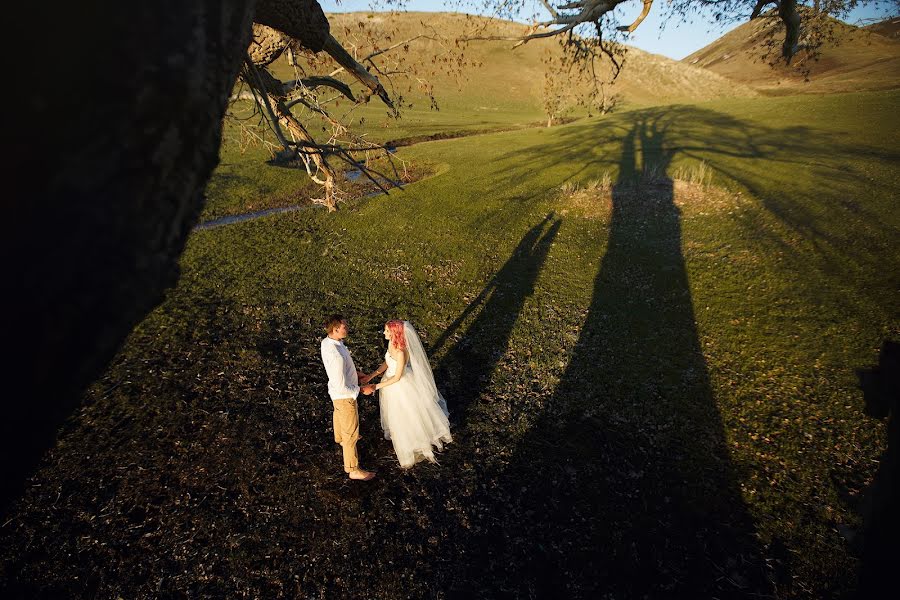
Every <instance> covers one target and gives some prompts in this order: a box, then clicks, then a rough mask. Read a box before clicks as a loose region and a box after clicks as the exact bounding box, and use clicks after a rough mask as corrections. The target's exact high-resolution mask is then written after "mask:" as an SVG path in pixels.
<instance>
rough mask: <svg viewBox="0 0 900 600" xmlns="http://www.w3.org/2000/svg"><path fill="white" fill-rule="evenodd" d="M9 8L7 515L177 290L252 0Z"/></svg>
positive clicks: (0, 418) (2, 476) (0, 434)
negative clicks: (119, 355)
mask: <svg viewBox="0 0 900 600" xmlns="http://www.w3.org/2000/svg"><path fill="white" fill-rule="evenodd" d="M15 6H17V7H18V8H15V9H13V12H14V13H16V12H17V13H19V14H13V15H11V19H12V20H11V22H13V23H17V24H18V25H17V26H16V27H13V28H11V35H12V36H13V40H12V42H11V44H10V47H12V48H17V49H19V50H21V51H24V50H25V49H27V50H28V52H29V56H28V60H21V61H13V65H11V68H12V72H11V73H10V75H11V79H10V81H11V82H12V83H13V85H15V89H16V93H17V96H18V97H19V100H18V102H17V114H16V118H15V119H14V120H12V128H13V131H12V133H8V134H7V135H8V136H9V137H8V138H7V143H8V147H9V148H15V150H16V153H15V154H14V155H13V156H12V158H11V159H8V163H7V168H8V170H9V171H8V172H10V173H12V176H13V180H14V185H15V184H16V183H18V184H19V185H17V186H16V188H17V189H19V190H20V191H19V192H18V193H17V194H15V195H13V194H11V193H10V194H8V195H7V203H8V204H7V210H6V214H5V215H4V217H5V218H4V224H5V231H4V232H3V235H2V236H0V240H2V241H0V247H2V252H3V256H4V259H5V260H4V262H5V267H6V269H5V270H6V273H5V277H4V278H3V288H4V290H3V295H4V310H3V316H2V331H3V339H4V342H5V344H4V345H5V346H6V348H7V350H8V351H9V354H11V357H10V358H9V359H7V361H6V362H5V363H4V371H5V372H4V376H3V379H2V381H3V387H4V389H3V396H4V402H3V404H2V408H0V411H2V413H0V423H2V425H0V428H2V429H0V440H2V441H0V444H2V449H0V456H2V457H3V460H2V465H3V467H2V473H0V480H2V482H3V483H2V486H3V487H2V497H0V503H2V506H3V509H5V507H6V506H7V501H8V500H10V499H11V498H13V497H15V496H17V495H18V492H19V491H20V490H21V485H22V481H23V479H24V477H26V476H27V475H28V474H29V473H30V472H31V471H32V470H33V468H34V466H35V465H36V464H37V461H38V460H39V459H40V456H41V455H42V454H43V452H45V451H46V449H47V448H48V447H49V446H50V445H51V444H52V443H53V440H54V438H55V434H56V431H57V428H58V426H59V425H60V423H61V422H62V420H63V419H64V418H65V417H66V416H67V415H68V414H69V413H70V412H71V411H72V409H73V408H74V407H75V406H76V405H77V403H78V400H79V397H80V394H81V393H82V392H83V390H84V388H85V386H87V385H88V384H89V383H90V382H91V381H92V380H93V379H94V378H96V377H97V375H98V374H99V373H100V372H101V371H102V369H104V367H105V366H106V365H107V363H108V362H109V360H110V359H111V358H112V356H113V355H114V353H115V352H116V351H117V350H118V348H119V347H120V345H121V344H122V342H123V340H124V339H125V337H126V336H127V335H128V333H129V332H130V331H131V330H132V328H133V327H134V326H135V324H136V323H138V322H139V321H140V320H141V319H143V318H144V316H145V315H146V314H147V313H148V312H149V311H150V310H151V309H152V308H153V307H154V306H155V305H156V304H158V303H159V301H160V300H161V299H162V294H163V291H164V290H165V288H166V287H168V286H170V285H172V284H173V283H174V282H175V281H176V278H177V275H178V268H177V259H178V257H179V256H180V254H181V252H182V250H183V248H184V244H185V241H186V239H187V236H188V233H189V232H190V230H191V227H192V226H193V225H194V223H195V221H196V219H197V217H198V215H199V212H200V209H201V207H202V204H203V200H204V197H203V190H204V188H205V185H206V182H207V180H208V179H209V176H210V174H211V172H212V170H213V168H214V167H215V166H216V164H217V162H218V151H219V144H220V141H221V127H222V117H223V115H224V112H225V108H226V102H227V99H228V96H229V94H230V93H231V91H232V88H233V86H234V83H235V79H236V77H237V74H238V68H239V66H240V64H241V61H242V59H243V57H244V53H245V51H246V48H247V45H248V43H249V40H250V26H251V22H252V19H253V1H252V0H215V1H213V0H200V1H197V2H181V1H175V0H168V1H161V2H150V3H88V4H84V3H80V2H70V3H62V4H55V5H54V8H53V10H52V11H47V9H46V8H45V7H43V6H42V5H38V4H33V3H32V4H28V3H25V4H22V3H20V4H18V5H15ZM37 26H40V32H41V36H42V40H43V41H40V42H39V43H36V40H35V39H34V36H35V31H36V30H35V29H34V27H37ZM60 49H64V52H63V60H64V61H65V62H66V63H67V64H66V65H62V66H61V68H55V69H54V76H53V77H46V74H45V72H44V71H42V70H41V69H40V68H38V66H39V65H48V64H59V60H60V59H59V52H60ZM60 90H62V92H61V91H60Z"/></svg>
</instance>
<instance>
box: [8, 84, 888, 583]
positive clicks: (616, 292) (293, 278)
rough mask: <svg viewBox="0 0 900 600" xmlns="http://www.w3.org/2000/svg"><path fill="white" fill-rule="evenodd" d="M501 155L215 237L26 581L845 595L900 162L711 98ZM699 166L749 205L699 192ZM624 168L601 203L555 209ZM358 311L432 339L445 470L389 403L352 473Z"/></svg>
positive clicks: (63, 489) (193, 253) (167, 310)
mask: <svg viewBox="0 0 900 600" xmlns="http://www.w3.org/2000/svg"><path fill="white" fill-rule="evenodd" d="M879 102H881V100H879ZM889 104H890V103H889V102H886V101H885V102H882V103H881V104H879V105H878V106H889ZM802 108H803V107H800V108H798V109H797V110H801V109H802ZM826 108H827V107H826ZM777 112H778V113H780V112H784V109H783V107H782V108H780V109H778V111H777ZM868 112H869V113H870V114H871V113H872V112H874V111H873V110H872V109H871V108H870V109H869V111H868ZM773 113H774V111H773ZM773 113H767V114H766V115H765V116H766V119H769V120H770V121H776V119H777V117H778V114H773ZM842 114H843V113H842ZM853 114H856V113H855V112H854V113H853ZM792 118H798V119H799V117H792ZM713 134H714V135H713ZM508 135H512V134H504V135H503V136H497V137H496V138H493V137H491V136H487V137H484V138H479V144H472V145H465V146H463V145H462V144H460V145H453V144H447V145H444V146H440V145H439V144H428V145H426V146H427V147H425V148H422V149H421V150H420V151H421V152H423V158H424V159H428V160H432V161H437V159H438V158H441V159H443V160H445V161H446V162H447V163H448V164H450V165H451V167H452V168H453V169H456V174H460V173H462V174H464V175H465V180H464V183H461V182H462V181H463V180H462V179H461V178H459V177H454V176H446V175H442V176H437V177H434V178H430V179H428V180H425V181H422V182H421V183H420V184H418V185H417V186H414V191H411V192H409V196H406V197H402V198H391V199H381V200H380V201H379V202H371V203H364V204H360V205H354V206H352V207H350V210H348V211H345V212H344V213H340V214H338V215H333V216H330V217H329V218H328V219H327V220H326V219H325V218H324V215H322V213H320V212H316V211H306V212H304V213H292V214H290V215H283V216H280V217H278V218H273V219H264V220H260V221H256V222H250V223H244V224H240V225H237V226H234V227H223V228H221V229H216V230H213V231H208V232H199V233H197V234H196V235H195V237H194V238H192V241H191V244H190V247H189V249H188V252H187V253H186V255H185V258H184V261H183V269H184V275H183V278H182V281H181V283H180V284H179V286H178V288H176V289H175V290H172V292H171V294H170V295H169V298H168V299H167V301H166V303H165V304H164V305H163V306H162V307H161V308H160V309H159V310H157V311H155V312H154V314H153V315H151V317H150V318H149V319H148V320H147V321H145V322H144V323H143V324H142V325H141V326H140V327H139V328H138V330H137V331H135V333H134V334H133V335H132V336H131V338H130V339H129V341H128V343H127V344H126V346H125V348H124V349H123V351H122V352H121V353H120V355H119V356H118V357H117V359H116V361H115V362H114V364H112V365H111V367H110V369H109V370H108V372H107V373H106V374H105V375H104V377H103V378H102V379H101V380H100V381H99V382H98V383H97V385H95V386H94V387H93V388H92V389H91V390H90V392H89V393H88V394H87V396H86V398H85V400H86V405H85V407H84V408H83V409H82V410H81V411H80V412H79V413H78V414H76V415H74V416H73V418H72V419H71V420H70V422H69V423H68V424H67V427H66V429H65V431H63V433H62V435H61V438H60V442H59V444H58V446H57V448H55V449H54V450H53V451H52V452H51V453H50V454H49V455H48V457H47V460H46V463H45V465H44V466H43V467H42V469H41V470H40V471H39V472H38V473H37V474H36V476H35V477H34V478H33V479H32V480H31V481H30V482H29V484H28V488H27V492H26V493H25V495H24V496H23V497H22V498H21V499H20V500H19V501H18V502H17V503H16V505H15V506H14V507H12V509H11V510H10V512H9V514H8V516H7V517H5V518H4V520H3V523H2V527H0V586H2V589H3V591H4V592H6V595H11V596H13V597H16V596H20V597H58V596H67V597H104V598H105V597H116V596H122V597H127V598H139V597H148V598H149V597H279V596H281V597H296V596H299V597H329V598H330V597H370V598H394V597H472V596H476V597H478V596H481V597H491V598H495V597H545V596H550V595H553V596H554V597H557V596H566V597H574V598H596V597H603V596H604V595H606V596H609V597H643V596H649V597H673V596H676V595H678V596H680V597H719V598H728V597H746V598H750V597H752V598H757V597H760V596H762V597H766V596H776V597H782V598H817V597H826V596H836V597H840V596H849V595H852V593H853V591H854V589H855V572H856V563H855V559H854V556H853V552H854V550H853V548H852V547H851V546H850V545H849V544H848V543H846V542H845V541H844V538H843V537H842V535H841V533H840V532H839V529H838V528H839V527H840V528H843V530H846V531H851V532H852V530H853V529H854V528H855V527H856V526H857V525H858V521H854V516H853V514H854V513H853V511H854V507H855V503H856V502H858V499H859V497H860V493H861V490H862V489H863V488H864V487H865V485H866V482H867V481H868V478H869V477H870V476H871V474H872V472H873V470H874V467H873V462H872V460H873V459H874V458H875V457H877V455H878V452H879V451H880V449H881V448H880V447H879V445H878V444H879V443H880V442H881V437H880V433H881V432H880V430H879V429H877V428H875V427H872V426H871V425H870V424H869V423H868V422H867V421H865V419H864V418H863V417H862V416H861V415H860V414H859V409H860V407H859V406H855V404H854V403H855V402H856V401H857V400H858V399H857V398H854V397H853V395H852V392H853V390H852V386H853V383H852V371H850V370H849V369H850V368H852V367H855V366H865V365H868V364H869V363H870V362H871V357H869V355H868V354H866V350H865V349H866V347H867V345H869V344H872V343H873V340H874V341H876V342H877V341H879V337H880V336H882V335H883V334H884V333H887V332H890V331H891V330H892V329H891V328H894V330H895V329H896V323H895V322H894V321H892V316H891V315H894V314H896V310H895V309H896V300H895V299H892V298H893V296H892V295H891V292H892V290H894V289H895V287H894V286H893V283H895V279H896V277H895V275H894V274H892V273H886V272H885V270H884V269H883V266H884V264H885V262H886V261H887V262H889V263H890V264H893V262H891V261H892V258H893V257H895V256H896V250H895V248H894V246H892V245H891V240H893V239H895V235H894V234H895V233H896V223H895V220H893V221H892V220H891V219H892V218H894V217H895V214H894V213H893V212H891V210H889V209H888V210H886V209H885V208H884V207H885V206H888V207H890V206H891V205H890V204H889V200H890V193H891V192H890V191H887V192H886V191H885V190H889V187H888V183H889V182H890V181H892V179H891V177H892V176H891V175H890V173H889V169H888V170H886V169H885V168H882V167H883V165H885V164H888V165H889V164H891V161H892V160H894V158H895V157H894V154H893V150H890V146H889V145H888V144H887V143H883V144H882V145H881V146H875V145H873V146H861V145H854V144H855V143H856V142H854V141H853V138H852V136H848V135H846V134H843V133H842V134H841V135H834V136H829V135H827V134H825V133H822V132H821V131H820V130H817V129H802V128H787V127H783V126H780V125H778V124H777V122H776V123H775V124H773V123H772V122H766V123H765V124H764V125H762V124H760V123H759V122H751V121H749V120H748V119H742V118H737V117H734V116H729V115H728V114H725V113H723V112H716V111H714V110H711V109H699V108H694V107H675V108H669V109H666V110H645V111H637V112H635V113H632V114H630V115H628V118H627V119H626V118H622V119H619V120H610V121H605V122H597V123H593V124H589V125H587V126H585V127H584V128H582V127H581V126H575V127H569V128H561V129H560V130H555V131H554V130H546V131H540V132H539V131H532V132H521V133H516V134H514V135H516V136H521V137H518V138H517V139H516V140H515V141H516V142H517V143H516V144H512V143H511V142H510V140H509V137H507V136H508ZM848 137H850V139H849V140H848V139H847V138H848ZM889 137H890V136H887V135H885V139H888V138H889ZM512 148H514V149H512ZM684 155H689V156H699V157H703V158H704V159H705V160H708V161H710V162H711V163H713V164H714V165H715V168H716V170H717V171H718V172H729V173H733V174H734V180H735V181H738V182H741V183H742V184H743V190H744V194H745V195H744V196H742V195H741V193H740V192H738V191H735V190H730V191H721V190H719V191H717V192H716V194H715V195H713V196H712V201H709V202H703V201H704V200H706V199H707V198H706V197H705V196H704V195H703V194H702V193H700V192H697V191H696V190H692V189H691V188H686V187H685V186H684V184H683V182H678V181H675V182H673V179H672V173H674V172H675V170H676V167H675V165H676V161H677V160H678V157H683V156H684ZM848 157H851V159H849V160H848ZM859 157H862V158H859ZM854 161H857V162H854ZM794 164H802V165H803V166H804V167H803V169H795V168H794V167H793V165H794ZM604 173H606V174H609V175H611V178H610V181H609V186H608V187H606V188H602V189H603V190H604V192H603V195H602V197H601V196H599V195H598V197H597V198H595V199H594V201H595V202H596V204H595V205H591V204H590V198H579V199H578V200H577V202H575V201H573V200H572V199H571V198H567V197H564V196H561V195H560V194H558V193H557V192H556V191H555V190H556V189H558V187H559V185H560V184H561V183H563V182H566V181H569V180H570V179H573V178H575V177H580V178H581V180H590V179H593V178H601V177H602V176H603V174H604ZM451 175H453V173H451ZM808 177H814V178H817V179H816V180H817V181H820V182H821V183H822V185H821V186H820V187H816V188H815V190H814V191H809V190H811V189H812V188H813V186H812V185H811V184H810V182H809V180H807V179H806V178H808ZM876 177H877V178H880V179H877V183H868V182H870V181H875V178H876ZM685 190H688V191H690V192H691V194H688V195H687V196H685V195H682V192H683V191H685ZM746 190H750V191H751V192H752V194H751V196H752V197H749V198H748V197H746ZM847 190H850V191H853V190H856V191H857V192H856V193H857V194H858V197H857V196H853V195H851V194H849V193H846V192H847ZM859 190H863V191H864V192H865V193H863V192H860V191H859ZM785 192H786V193H785ZM416 194H417V195H416ZM850 239H852V240H854V241H855V245H851V244H849V243H848V240H850ZM332 310H339V311H343V312H345V313H347V314H349V315H350V316H351V327H352V329H353V333H352V337H351V339H350V341H349V345H350V347H351V349H352V350H353V352H354V357H355V358H356V360H357V362H358V364H359V365H360V366H363V367H371V366H373V365H375V364H377V362H378V360H379V358H380V356H381V354H383V348H382V347H379V346H378V345H377V343H376V342H375V341H374V340H379V339H380V338H379V336H378V332H379V331H380V329H381V327H382V324H383V321H384V320H385V319H386V318H389V317H394V316H401V317H408V318H410V319H411V320H412V321H414V322H415V323H416V325H417V328H418V330H419V331H420V333H421V334H422V336H423V342H424V343H425V346H426V348H428V349H429V352H430V355H431V357H432V360H433V362H434V364H435V367H436V374H437V378H438V381H439V384H440V385H441V387H442V389H443V390H444V391H445V395H446V397H447V398H448V401H449V403H450V409H451V422H452V426H453V433H454V438H455V441H454V443H453V444H451V445H450V446H449V447H448V449H447V450H446V451H445V452H444V453H443V454H442V455H441V457H440V460H441V464H440V465H438V466H435V465H428V464H426V465H419V466H417V467H416V468H415V469H413V470H412V471H408V472H404V471H401V470H399V468H398V467H397V465H396V464H395V459H394V457H393V456H392V454H391V448H390V444H389V442H386V441H384V440H382V439H380V436H379V431H378V417H377V405H376V404H375V402H374V401H372V400H371V399H368V400H366V399H364V400H363V401H362V402H361V407H362V408H361V410H362V424H363V427H362V429H363V431H362V433H363V436H364V439H363V442H362V443H361V453H362V463H363V464H364V465H366V466H369V467H374V468H375V469H376V470H377V471H378V475H379V476H378V478H377V479H376V480H375V481H373V482H371V483H369V484H366V485H360V484H351V483H350V482H349V481H347V480H346V479H345V478H344V477H342V476H341V473H340V464H341V459H340V449H339V447H338V446H337V445H335V444H334V443H333V438H332V436H331V433H330V431H329V427H330V422H331V416H330V412H331V409H330V404H329V403H328V402H327V399H325V377H324V372H323V369H322V368H321V365H320V362H319V357H318V343H317V340H318V339H319V338H320V337H321V335H322V333H321V330H320V327H319V324H318V321H319V319H320V316H321V315H323V314H325V313H326V312H329V311H332ZM860 356H862V357H863V358H862V359H859V358H858V357H860ZM854 361H855V362H854ZM848 365H849V367H848ZM848 380H849V381H850V382H849V383H848Z"/></svg>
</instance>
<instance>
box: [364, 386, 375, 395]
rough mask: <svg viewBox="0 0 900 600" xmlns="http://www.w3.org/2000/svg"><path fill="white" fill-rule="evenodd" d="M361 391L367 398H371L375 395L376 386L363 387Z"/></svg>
mask: <svg viewBox="0 0 900 600" xmlns="http://www.w3.org/2000/svg"><path fill="white" fill-rule="evenodd" d="M361 390H362V393H363V394H365V395H366V396H371V395H372V394H374V393H375V386H374V385H371V384H369V385H364V386H362V388H361Z"/></svg>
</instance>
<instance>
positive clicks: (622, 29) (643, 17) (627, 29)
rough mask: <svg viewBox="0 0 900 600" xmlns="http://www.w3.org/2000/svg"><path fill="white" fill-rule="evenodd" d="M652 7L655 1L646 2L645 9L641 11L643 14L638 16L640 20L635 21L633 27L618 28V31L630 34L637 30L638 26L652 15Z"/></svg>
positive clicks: (645, 0)
mask: <svg viewBox="0 0 900 600" xmlns="http://www.w3.org/2000/svg"><path fill="white" fill-rule="evenodd" d="M651 6H653V0H644V9H643V10H641V14H639V15H638V18H637V19H635V21H634V23H632V24H631V25H624V26H622V27H617V28H616V29H618V30H619V31H627V32H628V33H631V32H632V31H634V30H635V29H637V28H638V25H640V24H641V23H642V22H643V21H644V19H646V18H647V15H648V14H650V7H651Z"/></svg>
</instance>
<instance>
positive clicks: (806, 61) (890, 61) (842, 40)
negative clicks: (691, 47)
mask: <svg viewBox="0 0 900 600" xmlns="http://www.w3.org/2000/svg"><path fill="white" fill-rule="evenodd" d="M889 21H890V20H889ZM885 23H888V22H885ZM833 25H834V34H835V41H836V44H835V45H833V46H830V47H827V48H824V49H823V50H822V52H821V54H820V56H819V57H818V59H817V60H814V59H812V58H810V57H809V56H808V55H807V53H806V52H805V51H803V50H801V51H800V53H799V54H798V55H797V57H796V58H795V60H794V62H793V64H792V65H791V66H784V65H781V66H776V67H772V66H770V64H769V61H770V60H771V59H770V58H769V56H770V54H769V52H770V45H769V42H770V40H772V37H771V33H772V28H774V27H778V22H776V21H772V20H767V19H758V20H754V21H750V22H748V23H744V24H743V25H740V26H739V27H737V28H735V29H733V30H732V31H730V32H728V33H726V34H725V35H723V36H722V37H721V38H719V39H718V40H716V41H715V42H713V43H712V44H710V45H708V46H706V47H705V48H702V49H700V50H698V51H697V52H694V53H693V54H691V55H690V56H688V57H686V58H684V59H683V60H682V62H683V63H686V64H688V65H693V66H698V67H705V68H707V69H709V70H710V71H712V72H714V73H717V74H719V75H722V76H724V77H727V78H729V79H731V80H733V81H735V82H738V83H743V84H745V85H748V86H751V87H753V88H754V89H756V90H758V91H760V92H762V93H764V94H771V95H782V94H798V93H817V94H823V93H833V92H849V91H861V90H883V89H894V88H896V87H900V41H898V40H897V38H896V37H892V36H891V33H890V32H891V29H890V27H889V26H888V25H884V26H882V25H883V24H876V25H875V26H871V28H859V27H853V26H851V25H847V24H846V23H842V22H840V21H833ZM775 40H776V42H777V43H776V46H775V48H776V52H777V49H778V48H779V47H780V46H779V44H780V38H779V37H778V36H777V35H776V37H775ZM804 70H808V71H809V77H808V80H807V77H806V76H805V74H804V73H803V71H804Z"/></svg>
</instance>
